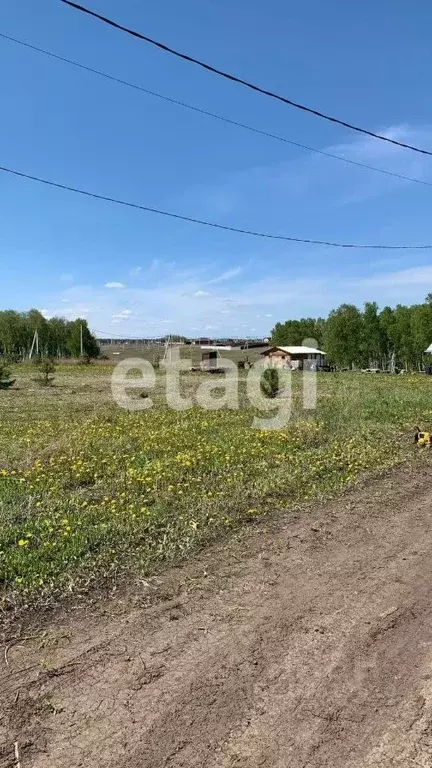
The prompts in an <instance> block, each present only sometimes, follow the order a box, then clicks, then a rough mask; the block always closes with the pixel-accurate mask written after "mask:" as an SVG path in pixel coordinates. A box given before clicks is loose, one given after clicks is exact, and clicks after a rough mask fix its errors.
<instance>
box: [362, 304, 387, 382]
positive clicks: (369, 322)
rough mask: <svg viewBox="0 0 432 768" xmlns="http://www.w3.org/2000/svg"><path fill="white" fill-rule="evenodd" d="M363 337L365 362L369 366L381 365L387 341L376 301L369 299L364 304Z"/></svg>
mask: <svg viewBox="0 0 432 768" xmlns="http://www.w3.org/2000/svg"><path fill="white" fill-rule="evenodd" d="M361 337H362V338H361V351H362V362H363V364H364V365H366V366H367V367H375V368H378V367H380V365H381V364H382V362H383V358H384V357H385V350H386V343H385V334H384V332H383V328H382V324H381V323H380V318H379V314H378V304H377V303H376V301H367V302H366V304H365V305H364V311H363V324H362V334H361Z"/></svg>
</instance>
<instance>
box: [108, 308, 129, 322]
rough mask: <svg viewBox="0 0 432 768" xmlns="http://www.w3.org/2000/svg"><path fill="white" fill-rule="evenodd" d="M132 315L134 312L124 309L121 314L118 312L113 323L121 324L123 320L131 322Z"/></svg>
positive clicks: (113, 317)
mask: <svg viewBox="0 0 432 768" xmlns="http://www.w3.org/2000/svg"><path fill="white" fill-rule="evenodd" d="M131 315H132V310H130V309H122V310H121V312H117V313H116V314H114V315H113V316H112V321H113V322H120V321H121V320H129V318H130V316H131Z"/></svg>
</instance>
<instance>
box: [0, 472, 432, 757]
mask: <svg viewBox="0 0 432 768" xmlns="http://www.w3.org/2000/svg"><path fill="white" fill-rule="evenodd" d="M430 480H431V472H430V469H427V468H423V469H420V470H419V469H417V470H415V471H414V470H412V469H409V468H405V469H402V470H401V469H399V470H398V471H396V472H393V473H390V474H388V475H386V476H385V477H381V478H380V479H376V480H373V481H370V482H368V483H365V484H364V485H363V486H362V487H360V488H358V489H356V490H354V491H351V492H349V493H346V494H344V495H343V496H341V497H340V498H339V499H337V500H335V501H331V502H328V503H324V504H322V505H320V506H319V507H315V508H314V507H311V506H309V507H307V508H305V509H304V510H300V511H298V512H296V513H290V514H287V515H286V516H283V517H281V518H279V519H278V520H276V521H274V522H272V523H269V524H268V525H266V526H265V527H264V526H263V524H261V527H260V528H259V529H258V530H249V531H246V532H243V533H242V534H241V535H240V536H238V537H236V538H234V539H232V540H230V541H229V542H225V543H224V544H222V545H219V546H217V547H213V548H211V549H208V550H207V551H206V552H205V553H204V554H201V555H200V556H198V557H195V558H193V560H192V561H190V562H189V563H187V564H186V565H184V566H182V567H180V568H175V569H171V570H170V571H168V572H167V573H165V574H164V575H163V576H162V577H160V578H158V579H156V580H151V581H150V582H145V583H144V582H143V584H142V587H141V589H135V590H134V594H133V596H130V595H129V596H127V597H126V596H125V595H117V596H113V597H111V598H110V599H109V600H105V599H104V600H102V599H101V603H100V605H99V606H95V605H94V604H92V606H91V607H89V606H88V605H87V608H85V607H84V606H81V607H79V608H75V609H74V610H69V611H68V612H67V613H63V615H61V616H60V615H57V616H55V617H52V620H51V622H50V625H49V626H48V627H46V626H45V629H44V631H43V630H42V629H40V628H39V629H36V630H34V633H33V631H31V633H30V637H29V632H27V630H24V631H23V634H24V636H23V637H21V638H20V637H19V636H17V637H16V638H15V639H14V640H12V641H10V642H9V643H8V645H7V646H6V647H5V652H4V658H1V657H0V690H1V704H0V744H1V745H2V746H0V766H1V768H6V766H13V765H18V763H17V757H16V750H15V746H14V744H15V742H16V743H17V750H18V752H17V754H18V758H19V760H20V764H21V768H78V766H80V767H83V768H90V767H91V768H102V767H103V768H131V767H132V766H133V767H134V768H135V767H136V768H162V766H169V767H170V768H180V766H182V767H183V766H184V767H185V768H186V766H187V768H194V767H198V766H200V768H201V767H202V766H208V767H209V768H228V767H229V766H236V767H237V768H258V766H260V767H262V766H264V768H268V767H270V766H272V768H323V767H324V766H328V767H329V768H354V767H355V768H358V767H360V766H361V767H362V768H363V767H365V768H372V766H379V767H380V768H390V767H391V768H396V767H397V766H403V768H410V767H411V766H413V768H414V766H417V767H418V766H420V767H423V768H426V766H428V767H430V766H432V590H431V575H432V487H431V482H430ZM33 634H35V635H36V636H35V637H33V636H32V635H33ZM6 662H7V663H6Z"/></svg>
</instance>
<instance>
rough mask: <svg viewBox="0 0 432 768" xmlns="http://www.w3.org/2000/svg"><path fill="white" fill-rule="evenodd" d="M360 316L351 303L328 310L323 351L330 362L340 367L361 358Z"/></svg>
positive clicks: (353, 363) (350, 364)
mask: <svg viewBox="0 0 432 768" xmlns="http://www.w3.org/2000/svg"><path fill="white" fill-rule="evenodd" d="M362 326H363V319H362V316H361V314H360V312H359V310H358V309H357V307H355V306H354V305H353V304H342V305H341V306H340V307H339V308H338V309H334V310H333V311H332V312H330V315H329V317H328V319H327V322H326V326H325V333H324V351H325V353H326V355H327V359H328V361H329V362H330V363H333V364H335V365H337V366H339V367H340V368H343V367H348V368H351V367H353V366H356V365H359V364H360V363H361V360H362V349H361V342H362Z"/></svg>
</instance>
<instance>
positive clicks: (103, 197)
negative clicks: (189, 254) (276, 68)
mask: <svg viewBox="0 0 432 768" xmlns="http://www.w3.org/2000/svg"><path fill="white" fill-rule="evenodd" d="M0 171H3V172H4V173H10V174H12V175H13V176H18V177H19V178H22V179H30V180H31V181H37V182H38V183H39V184H46V185H47V186H50V187H56V188H57V189H63V190H66V191H68V192H75V193H76V194H79V195H85V196H86V197H92V198H94V199H96V200H104V201H105V202H107V203H116V204H117V205H124V206H126V207H127V208H135V209H138V210H140V211H146V212H147V213H157V214H159V215H160V216H168V217H169V218H172V219H178V220H180V221H188V222H190V223H192V224H200V225H202V226H205V227H212V228H214V229H221V230H224V231H226V232H236V233H238V234H241V235H250V236H252V237H261V238H266V239H269V240H284V241H287V242H291V243H306V244H308V245H325V246H328V247H330V248H368V249H369V250H392V251H402V250H403V251H408V250H427V249H432V245H359V244H358V243H333V242H329V241H327V240H313V239H310V238H303V237H290V236H288V235H277V234H271V233H269V232H255V231H254V230H251V229H240V228H239V227H230V226H228V225H226V224H219V223H217V222H214V221H206V220H205V219H196V218H193V217H191V216H183V215H181V214H179V213H173V212H172V211H163V210H161V209H160V208H152V207H150V206H147V205H139V204H138V203H131V202H129V201H127V200H119V199H117V198H114V197H108V196H107V195H98V194H97V193H96V192H88V191H87V190H84V189H79V188H77V187H71V186H68V185H66V184H59V183H58V182H55V181H50V180H49V179H43V178H41V177H39V176H32V175H30V174H28V173H23V172H21V171H15V170H13V169H12V168H7V167H5V166H0Z"/></svg>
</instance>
